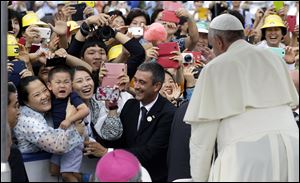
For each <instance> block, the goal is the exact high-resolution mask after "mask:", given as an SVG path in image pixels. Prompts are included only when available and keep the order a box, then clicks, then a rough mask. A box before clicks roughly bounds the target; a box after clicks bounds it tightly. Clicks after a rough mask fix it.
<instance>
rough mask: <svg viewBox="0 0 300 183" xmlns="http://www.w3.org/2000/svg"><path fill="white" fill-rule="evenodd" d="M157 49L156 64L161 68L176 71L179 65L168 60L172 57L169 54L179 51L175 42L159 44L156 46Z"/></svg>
mask: <svg viewBox="0 0 300 183" xmlns="http://www.w3.org/2000/svg"><path fill="white" fill-rule="evenodd" d="M157 47H158V48H159V49H158V58H157V63H158V64H160V65H161V66H162V67H163V68H175V69H178V68H179V67H180V64H179V63H178V62H177V61H175V60H171V59H170V57H172V56H174V55H173V54H171V52H173V51H179V46H178V44H177V43H176V42H168V43H161V44H158V45H157Z"/></svg>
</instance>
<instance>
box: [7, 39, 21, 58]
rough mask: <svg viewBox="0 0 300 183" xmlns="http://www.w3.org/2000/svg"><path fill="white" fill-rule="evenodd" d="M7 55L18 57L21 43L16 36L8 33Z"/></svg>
mask: <svg viewBox="0 0 300 183" xmlns="http://www.w3.org/2000/svg"><path fill="white" fill-rule="evenodd" d="M7 56H8V57H17V56H19V45H18V42H17V39H16V38H15V36H13V35H11V34H7Z"/></svg>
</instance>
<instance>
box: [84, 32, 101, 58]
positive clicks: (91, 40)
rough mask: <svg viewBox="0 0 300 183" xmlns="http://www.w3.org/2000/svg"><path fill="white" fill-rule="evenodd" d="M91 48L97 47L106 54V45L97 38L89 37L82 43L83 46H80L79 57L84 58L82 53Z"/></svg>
mask: <svg viewBox="0 0 300 183" xmlns="http://www.w3.org/2000/svg"><path fill="white" fill-rule="evenodd" d="M93 46H99V47H100V48H103V49H104V50H105V52H106V54H107V46H106V44H105V43H104V42H103V41H102V40H101V39H99V38H97V37H96V36H91V37H88V38H87V39H86V41H85V43H84V45H83V46H82V49H81V54H80V56H81V57H83V56H84V52H85V51H86V50H87V49H88V48H89V47H93Z"/></svg>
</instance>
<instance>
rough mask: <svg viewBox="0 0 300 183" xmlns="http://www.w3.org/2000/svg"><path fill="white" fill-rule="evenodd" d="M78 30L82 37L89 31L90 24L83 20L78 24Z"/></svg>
mask: <svg viewBox="0 0 300 183" xmlns="http://www.w3.org/2000/svg"><path fill="white" fill-rule="evenodd" d="M80 32H81V34H82V35H83V36H84V37H86V36H87V35H89V33H90V26H89V25H88V24H87V23H86V22H83V23H82V24H81V26H80Z"/></svg>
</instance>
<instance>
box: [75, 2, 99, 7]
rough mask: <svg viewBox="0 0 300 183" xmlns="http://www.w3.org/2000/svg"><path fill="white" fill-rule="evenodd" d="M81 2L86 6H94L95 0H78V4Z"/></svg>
mask: <svg viewBox="0 0 300 183" xmlns="http://www.w3.org/2000/svg"><path fill="white" fill-rule="evenodd" d="M81 3H85V4H86V6H89V7H91V8H94V7H95V1H78V4H81Z"/></svg>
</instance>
